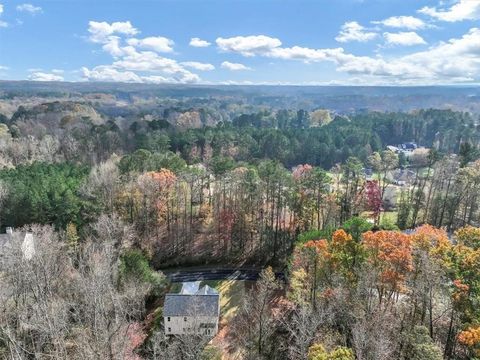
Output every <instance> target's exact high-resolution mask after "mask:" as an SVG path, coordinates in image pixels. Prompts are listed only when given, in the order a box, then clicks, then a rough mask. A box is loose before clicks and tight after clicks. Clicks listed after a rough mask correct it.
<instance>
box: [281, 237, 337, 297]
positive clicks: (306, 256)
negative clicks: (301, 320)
mask: <svg viewBox="0 0 480 360" xmlns="http://www.w3.org/2000/svg"><path fill="white" fill-rule="evenodd" d="M330 259H331V254H330V251H329V246H328V242H327V240H324V239H322V240H310V241H307V242H306V243H305V244H302V245H299V246H297V247H296V248H295V251H294V254H293V261H292V268H291V282H290V288H291V289H290V290H291V291H290V297H291V298H292V299H293V300H296V302H298V303H305V302H310V303H311V304H312V305H313V306H315V301H316V296H317V293H316V291H317V288H318V286H319V283H320V282H322V283H328V281H329V280H328V279H329V277H330V274H331V271H332V269H331V268H330V264H331V263H330ZM307 297H308V298H307Z"/></svg>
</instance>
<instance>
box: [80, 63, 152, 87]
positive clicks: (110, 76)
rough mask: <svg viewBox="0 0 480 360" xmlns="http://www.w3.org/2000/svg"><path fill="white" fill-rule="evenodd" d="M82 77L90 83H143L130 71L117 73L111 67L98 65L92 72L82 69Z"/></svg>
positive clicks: (117, 71) (116, 70)
mask: <svg viewBox="0 0 480 360" xmlns="http://www.w3.org/2000/svg"><path fill="white" fill-rule="evenodd" d="M82 73H83V77H84V78H85V79H87V80H90V81H114V82H137V83H140V82H143V81H142V79H141V78H140V76H138V75H137V74H135V73H134V72H131V71H119V70H118V69H116V68H115V67H113V66H111V65H100V66H96V67H94V68H93V69H92V70H90V69H88V68H86V67H82Z"/></svg>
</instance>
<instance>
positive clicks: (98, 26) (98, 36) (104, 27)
mask: <svg viewBox="0 0 480 360" xmlns="http://www.w3.org/2000/svg"><path fill="white" fill-rule="evenodd" d="M88 32H89V33H90V40H91V41H93V42H95V43H105V42H106V41H108V38H109V36H111V35H113V34H123V35H129V36H133V35H136V34H138V33H139V31H138V30H137V29H136V28H134V27H133V26H132V24H131V23H130V21H124V22H113V23H111V24H109V23H107V22H105V21H102V22H97V21H89V23H88Z"/></svg>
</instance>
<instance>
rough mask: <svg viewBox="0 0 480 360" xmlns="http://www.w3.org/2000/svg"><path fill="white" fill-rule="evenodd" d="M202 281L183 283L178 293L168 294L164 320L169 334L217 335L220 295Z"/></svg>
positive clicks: (164, 307) (164, 308) (166, 331)
mask: <svg viewBox="0 0 480 360" xmlns="http://www.w3.org/2000/svg"><path fill="white" fill-rule="evenodd" d="M199 287H200V282H187V283H183V285H182V290H181V291H180V293H178V294H167V295H165V303H164V306H163V317H164V325H165V334H166V335H185V334H198V335H205V336H214V335H215V334H216V333H217V332H218V320H219V316H220V295H219V293H218V291H216V290H215V289H212V288H211V287H209V286H208V285H205V286H204V287H202V288H201V289H199Z"/></svg>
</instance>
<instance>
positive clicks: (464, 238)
mask: <svg viewBox="0 0 480 360" xmlns="http://www.w3.org/2000/svg"><path fill="white" fill-rule="evenodd" d="M455 238H456V239H457V242H458V243H459V244H462V245H465V246H469V247H471V248H473V249H479V248H480V228H477V227H473V226H467V227H464V228H461V229H458V230H457V231H456V232H455Z"/></svg>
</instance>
